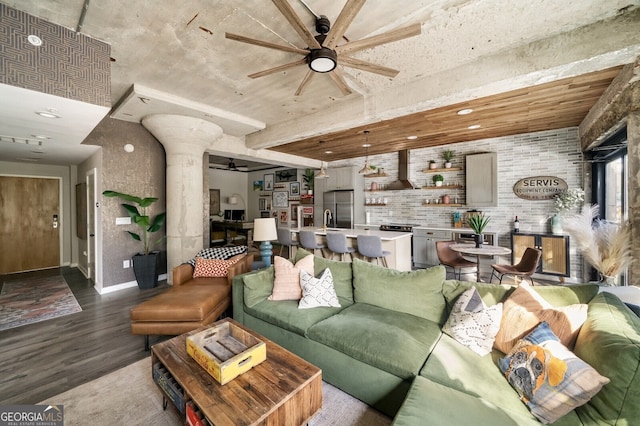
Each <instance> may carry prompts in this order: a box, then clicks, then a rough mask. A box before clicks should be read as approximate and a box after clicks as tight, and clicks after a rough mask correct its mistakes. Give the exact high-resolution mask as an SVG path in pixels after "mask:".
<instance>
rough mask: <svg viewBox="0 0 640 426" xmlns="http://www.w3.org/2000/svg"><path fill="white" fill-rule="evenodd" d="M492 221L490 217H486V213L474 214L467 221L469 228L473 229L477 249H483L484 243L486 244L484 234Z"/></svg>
mask: <svg viewBox="0 0 640 426" xmlns="http://www.w3.org/2000/svg"><path fill="white" fill-rule="evenodd" d="M490 221H491V218H490V217H489V216H485V214H484V213H479V214H473V215H471V216H469V218H468V219H467V224H468V225H469V228H471V229H473V233H474V235H473V240H474V241H475V243H476V247H477V248H480V247H482V243H483V242H484V235H483V232H484V229H485V228H486V227H487V225H488V224H489V222H490Z"/></svg>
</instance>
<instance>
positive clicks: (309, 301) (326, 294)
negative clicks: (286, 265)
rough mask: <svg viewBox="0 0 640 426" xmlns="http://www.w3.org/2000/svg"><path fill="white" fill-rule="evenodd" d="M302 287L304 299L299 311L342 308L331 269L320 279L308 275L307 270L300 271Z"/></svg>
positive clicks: (299, 304)
mask: <svg viewBox="0 0 640 426" xmlns="http://www.w3.org/2000/svg"><path fill="white" fill-rule="evenodd" d="M300 287H302V299H300V302H299V303H298V308H299V309H309V308H319V307H321V306H327V307H334V308H340V307H341V306H340V302H339V301H338V296H336V290H335V288H334V287H333V276H332V275H331V269H329V268H327V269H325V270H324V271H322V273H321V274H320V276H319V277H318V278H316V277H314V276H313V275H310V274H308V273H307V272H306V271H305V270H300Z"/></svg>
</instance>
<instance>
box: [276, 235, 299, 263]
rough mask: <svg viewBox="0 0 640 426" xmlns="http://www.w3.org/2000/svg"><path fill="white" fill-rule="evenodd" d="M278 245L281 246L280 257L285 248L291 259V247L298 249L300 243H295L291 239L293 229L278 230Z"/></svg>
mask: <svg viewBox="0 0 640 426" xmlns="http://www.w3.org/2000/svg"><path fill="white" fill-rule="evenodd" d="M278 244H280V253H279V254H278V256H280V257H282V249H283V248H284V247H285V246H286V247H287V251H288V252H289V257H291V247H294V246H295V247H298V242H297V241H293V239H292V238H291V229H289V228H278Z"/></svg>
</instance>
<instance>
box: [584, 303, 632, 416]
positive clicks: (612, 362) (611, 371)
mask: <svg viewBox="0 0 640 426" xmlns="http://www.w3.org/2000/svg"><path fill="white" fill-rule="evenodd" d="M574 352H575V354H576V355H577V356H579V357H580V358H581V359H583V360H584V361H585V362H587V363H589V364H590V365H591V366H592V367H594V368H595V369H596V370H598V372H599V373H600V374H602V375H603V376H606V377H608V378H609V379H610V380H611V382H610V383H609V384H608V385H606V386H605V387H604V388H603V389H602V390H601V391H600V393H598V394H597V395H596V396H594V397H593V398H592V399H591V401H589V403H588V404H586V405H583V406H582V407H580V408H578V409H577V410H576V411H577V413H578V415H579V416H580V418H581V419H582V420H583V422H584V423H589V424H592V423H593V424H596V423H608V424H632V423H633V422H636V421H637V420H638V419H640V404H638V401H640V318H638V317H637V316H636V315H635V314H634V313H633V312H631V311H630V310H629V309H628V308H627V307H626V306H625V304H624V303H623V302H622V301H621V300H620V299H619V298H618V297H616V296H615V295H612V294H610V293H606V292H604V293H601V294H599V295H597V296H596V297H594V298H593V300H592V301H591V302H589V314H588V316H587V321H585V323H584V325H583V326H582V329H581V330H580V333H579V334H578V339H577V341H576V346H575V349H574ZM634 419H635V420H634Z"/></svg>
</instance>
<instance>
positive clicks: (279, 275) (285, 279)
mask: <svg viewBox="0 0 640 426" xmlns="http://www.w3.org/2000/svg"><path fill="white" fill-rule="evenodd" d="M273 266H274V268H275V278H274V280H273V292H272V293H271V296H269V300H300V298H301V297H302V289H301V288H300V270H305V271H307V272H308V273H310V274H313V255H311V254H310V255H309V256H305V257H303V258H302V259H300V260H298V262H297V263H296V264H295V266H294V264H293V263H291V262H289V261H288V260H287V259H285V258H284V257H280V256H274V257H273Z"/></svg>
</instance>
